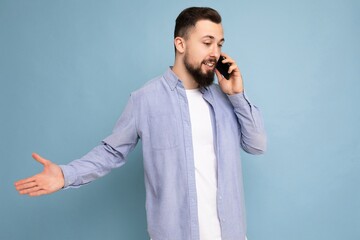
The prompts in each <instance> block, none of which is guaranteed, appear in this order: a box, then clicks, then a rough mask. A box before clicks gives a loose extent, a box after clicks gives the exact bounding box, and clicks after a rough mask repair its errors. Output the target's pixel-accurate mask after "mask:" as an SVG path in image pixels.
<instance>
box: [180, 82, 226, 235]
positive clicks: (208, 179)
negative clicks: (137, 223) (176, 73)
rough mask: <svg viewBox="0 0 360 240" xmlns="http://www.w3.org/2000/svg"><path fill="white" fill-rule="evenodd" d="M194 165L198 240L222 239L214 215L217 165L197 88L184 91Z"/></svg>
mask: <svg viewBox="0 0 360 240" xmlns="http://www.w3.org/2000/svg"><path fill="white" fill-rule="evenodd" d="M186 95H187V99H188V104H189V112H190V120H191V131H192V141H193V150H194V163H195V180H196V192H197V205H198V218H199V231H200V239H201V240H221V229H220V223H219V218H218V214H217V204H216V194H217V162H216V155H215V150H214V141H213V140H214V137H213V128H212V123H211V117H210V109H209V104H208V103H207V102H206V101H205V100H204V98H203V97H202V93H201V92H200V91H199V89H191V90H186Z"/></svg>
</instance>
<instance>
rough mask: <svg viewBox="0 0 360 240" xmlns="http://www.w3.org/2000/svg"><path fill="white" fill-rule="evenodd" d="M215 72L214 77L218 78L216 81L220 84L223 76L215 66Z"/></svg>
mask: <svg viewBox="0 0 360 240" xmlns="http://www.w3.org/2000/svg"><path fill="white" fill-rule="evenodd" d="M215 73H216V77H217V79H218V82H219V84H220V82H222V81H223V80H224V76H223V75H222V74H221V73H220V72H219V70H217V69H216V68H215Z"/></svg>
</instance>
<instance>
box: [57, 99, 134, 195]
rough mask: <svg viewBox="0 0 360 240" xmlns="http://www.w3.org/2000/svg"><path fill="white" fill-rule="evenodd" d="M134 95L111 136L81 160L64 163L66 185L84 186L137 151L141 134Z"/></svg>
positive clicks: (66, 186) (119, 164)
mask: <svg viewBox="0 0 360 240" xmlns="http://www.w3.org/2000/svg"><path fill="white" fill-rule="evenodd" d="M133 111H134V108H133V102H132V99H131V97H130V100H129V101H128V104H127V105H126V107H125V109H124V111H123V113H122V114H121V116H120V118H119V120H118V121H117V123H116V125H115V127H114V129H113V132H112V134H111V135H110V136H108V137H107V138H105V139H104V140H103V141H102V144H101V145H99V146H97V147H95V148H94V149H92V150H91V151H90V152H89V153H87V154H86V155H85V156H83V157H82V158H80V159H77V160H74V161H72V162H70V163H69V164H67V165H60V167H61V169H62V171H63V174H64V179H65V186H64V188H69V187H80V186H82V185H84V184H87V183H89V182H91V181H93V180H95V179H97V178H99V177H102V176H104V175H106V174H107V173H109V172H110V171H111V169H113V168H117V167H120V166H122V165H124V164H125V162H126V156H127V155H128V153H129V152H130V151H131V150H133V149H134V148H135V146H136V144H137V142H138V139H139V136H138V134H137V130H136V123H135V121H136V120H135V117H134V114H133Z"/></svg>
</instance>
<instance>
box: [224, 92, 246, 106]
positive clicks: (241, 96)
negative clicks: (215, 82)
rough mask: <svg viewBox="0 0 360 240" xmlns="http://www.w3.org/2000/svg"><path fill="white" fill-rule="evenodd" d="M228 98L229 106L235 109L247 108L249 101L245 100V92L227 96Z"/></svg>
mask: <svg viewBox="0 0 360 240" xmlns="http://www.w3.org/2000/svg"><path fill="white" fill-rule="evenodd" d="M228 98H229V100H230V102H231V104H232V105H233V106H234V107H235V108H238V107H244V106H249V105H251V104H250V101H249V100H248V99H247V97H246V95H245V92H244V91H243V92H241V93H237V94H233V95H228Z"/></svg>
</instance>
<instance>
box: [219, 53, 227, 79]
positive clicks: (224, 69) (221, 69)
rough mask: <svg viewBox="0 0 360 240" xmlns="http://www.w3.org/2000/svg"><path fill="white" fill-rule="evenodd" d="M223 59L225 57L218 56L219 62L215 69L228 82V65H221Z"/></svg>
mask: <svg viewBox="0 0 360 240" xmlns="http://www.w3.org/2000/svg"><path fill="white" fill-rule="evenodd" d="M224 59H225V57H223V56H220V58H219V61H218V62H217V63H216V69H217V70H219V72H220V73H221V74H222V75H223V76H224V78H226V79H227V80H229V78H230V74H229V73H228V71H229V67H230V64H228V63H222V60H224Z"/></svg>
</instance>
